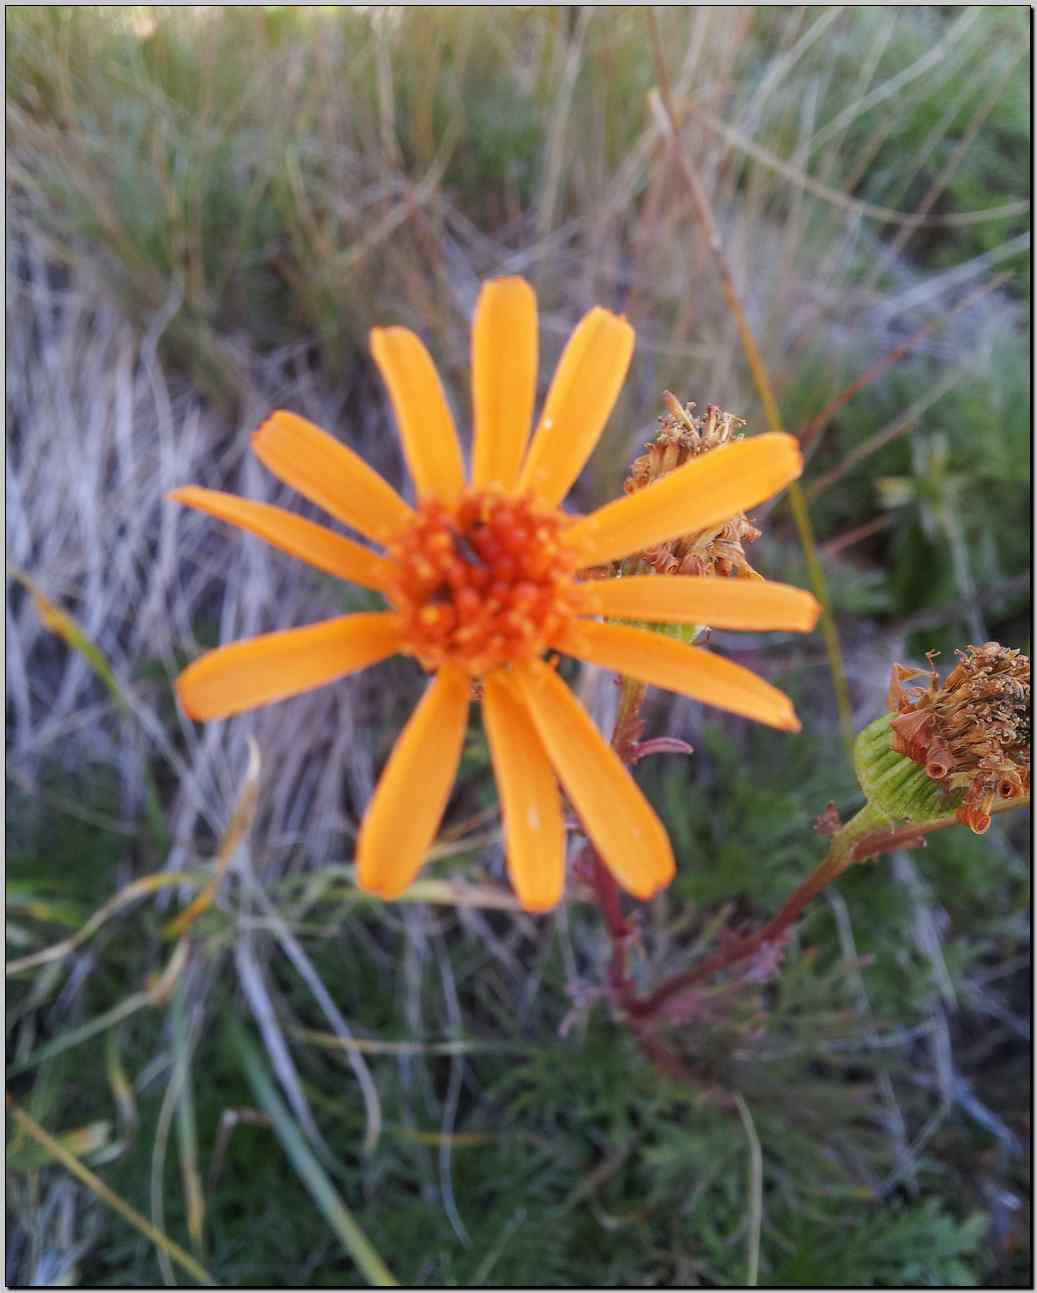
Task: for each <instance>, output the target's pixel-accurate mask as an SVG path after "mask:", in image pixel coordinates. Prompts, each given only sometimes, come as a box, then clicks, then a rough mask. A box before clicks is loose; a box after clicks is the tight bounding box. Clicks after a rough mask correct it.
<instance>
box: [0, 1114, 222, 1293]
mask: <svg viewBox="0 0 1037 1293" xmlns="http://www.w3.org/2000/svg"><path fill="white" fill-rule="evenodd" d="M7 1109H8V1112H9V1113H10V1114H11V1116H12V1117H13V1118H14V1120H15V1122H16V1123H17V1124H18V1126H19V1127H20V1128H21V1129H22V1130H23V1131H25V1132H26V1133H27V1134H28V1135H29V1136H31V1137H32V1138H33V1140H35V1141H36V1142H37V1144H39V1145H42V1146H43V1148H44V1149H45V1150H46V1151H47V1153H48V1154H49V1155H50V1156H51V1157H52V1158H53V1159H55V1160H56V1161H57V1162H58V1163H60V1164H61V1165H62V1167H64V1168H65V1169H66V1170H67V1171H69V1172H71V1173H72V1175H73V1176H75V1177H76V1178H77V1179H78V1180H80V1181H82V1183H83V1184H84V1185H85V1186H86V1187H87V1189H88V1190H90V1191H91V1192H92V1193H93V1194H95V1195H96V1196H97V1197H98V1198H99V1199H100V1200H101V1201H102V1202H103V1203H106V1204H107V1205H108V1206H109V1207H110V1208H114V1210H115V1211H116V1212H118V1213H119V1215H120V1216H122V1217H124V1218H125V1219H126V1220H127V1221H128V1222H129V1223H130V1225H131V1226H133V1227H134V1228H135V1229H136V1230H139V1231H140V1233H141V1234H142V1235H144V1237H145V1238H146V1239H149V1240H150V1241H151V1242H152V1243H153V1244H154V1245H155V1247H156V1248H157V1249H158V1250H159V1252H161V1253H163V1254H165V1255H166V1256H167V1257H169V1258H170V1259H172V1260H173V1261H175V1262H176V1263H177V1264H178V1265H180V1266H182V1267H183V1268H184V1270H185V1271H187V1273H188V1274H189V1275H190V1276H191V1278H192V1279H194V1280H197V1281H198V1283H199V1284H206V1285H210V1286H211V1285H214V1284H215V1283H216V1281H215V1280H214V1279H213V1277H212V1276H211V1275H210V1274H209V1272H208V1271H207V1270H206V1269H205V1267H204V1266H202V1265H200V1263H198V1262H196V1261H195V1259H194V1258H193V1257H192V1256H191V1254H190V1253H187V1252H185V1251H184V1250H183V1249H182V1248H181V1247H180V1245H179V1244H177V1243H174V1241H173V1240H172V1239H170V1238H169V1236H168V1235H165V1234H163V1233H162V1231H161V1230H159V1229H158V1228H157V1227H156V1226H153V1225H152V1224H151V1222H150V1221H148V1219H147V1218H146V1217H142V1216H141V1215H140V1213H139V1212H137V1211H136V1209H134V1208H131V1207H130V1205H129V1204H128V1203H127V1202H126V1201H125V1200H124V1199H121V1198H120V1197H119V1195H117V1194H116V1193H115V1191H114V1190H111V1189H110V1188H109V1187H108V1186H107V1185H105V1183H104V1181H102V1180H101V1178H100V1177H99V1176H95V1175H94V1173H93V1172H91V1171H90V1169H89V1168H88V1167H85V1166H84V1165H83V1164H82V1163H81V1162H80V1161H79V1159H78V1158H76V1156H75V1155H74V1154H72V1153H70V1152H69V1151H68V1150H67V1149H66V1148H65V1146H64V1145H62V1144H61V1142H60V1141H58V1140H56V1139H55V1138H54V1137H53V1136H51V1135H50V1133H49V1132H47V1131H44V1129H43V1128H42V1127H41V1126H40V1125H39V1123H38V1122H36V1120H35V1119H34V1118H32V1117H30V1115H29V1114H27V1113H26V1112H25V1110H24V1109H20V1108H19V1107H18V1106H17V1105H16V1104H15V1103H14V1101H13V1100H12V1099H11V1097H10V1095H7Z"/></svg>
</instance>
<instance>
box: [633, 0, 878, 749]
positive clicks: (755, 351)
mask: <svg viewBox="0 0 1037 1293" xmlns="http://www.w3.org/2000/svg"><path fill="white" fill-rule="evenodd" d="M648 18H649V24H650V26H651V32H652V48H653V51H654V57H655V68H656V76H657V78H658V88H657V89H654V90H653V91H652V97H651V102H652V104H653V110H654V111H655V113H656V116H658V117H660V118H661V120H660V126H661V128H662V131H663V134H664V136H665V137H666V138H668V139H669V141H670V148H671V151H672V153H673V158H674V161H675V162H676V164H677V169H678V172H679V174H680V176H681V178H682V179H683V180H684V183H685V186H686V188H687V190H688V193H689V195H690V197H691V200H692V206H693V208H694V211H695V215H696V218H697V219H698V222H699V224H700V225H701V227H702V232H703V235H704V236H705V239H706V243H707V245H708V247H709V250H710V253H711V255H712V257H713V262H714V264H715V265H716V267H717V272H718V274H719V277H720V285H721V288H722V289H723V293H724V299H725V300H726V302H727V304H728V308H729V309H730V311H731V314H732V315H733V317H734V319H735V323H736V324H737V327H738V336H739V339H740V340H741V343H742V350H743V351H744V353H745V358H746V361H747V362H748V365H749V371H750V373H751V374H752V379H753V384H754V386H755V387H756V391H757V394H758V395H759V397H760V402H761V403H762V405H763V410H764V413H765V415H766V418H767V425H768V427H769V428H770V430H771V431H773V432H780V431H782V430H783V428H782V423H781V414H780V412H779V411H778V403H777V400H776V399H775V397H774V389H773V387H772V385H771V381H770V378H769V377H768V375H767V370H766V368H765V367H764V363H763V357H762V356H761V354H760V351H759V348H758V346H757V345H756V339H755V338H754V336H753V333H752V329H751V328H750V327H749V321H748V319H747V318H746V315H745V311H744V310H743V308H742V303H741V301H740V300H739V297H738V292H737V289H736V288H735V284H734V279H733V278H732V276H731V270H730V268H729V267H728V264H727V258H726V257H725V255H724V252H723V248H722V246H721V243H720V235H719V233H718V231H717V227H716V224H715V222H714V220H713V215H712V212H711V210H710V206H709V202H708V200H707V198H706V194H705V192H704V190H703V188H702V185H701V183H700V182H699V179H698V177H697V176H696V174H695V171H694V168H693V167H692V166H691V165H690V164H689V162H688V159H687V158H686V156H685V155H684V150H683V148H682V147H681V141H680V134H679V132H678V128H677V118H676V116H675V113H674V107H673V101H672V99H671V97H670V88H669V77H668V74H667V71H666V60H665V58H664V57H663V49H662V40H661V37H660V35H659V24H658V21H657V20H656V16H655V11H654V9H652V8H651V7H649V10H648ZM788 496H789V503H790V505H791V507H792V515H793V518H794V520H795V522H796V529H797V531H798V533H799V540H800V545H801V547H802V549H803V556H804V558H805V559H806V563H807V570H808V572H809V575H810V584H811V587H812V588H813V590H814V596H815V597H816V598H817V600H818V601H819V602H820V603H821V607H822V619H821V630H822V633H823V634H824V638H825V647H826V649H827V652H828V662H829V668H830V670H831V674H832V686H833V688H834V690H835V699H836V705H837V707H838V710H839V722H840V726H841V728H842V733H843V740H844V742H845V744H846V748H847V751H848V752H849V751H850V749H851V746H852V741H853V726H852V718H851V714H850V696H849V692H848V690H847V686H846V669H845V667H844V665H843V654H842V648H841V646H840V644H839V633H838V630H837V628H836V626H835V620H834V619H833V617H832V608H831V603H830V601H829V598H828V589H827V585H826V583H825V577H824V572H823V571H822V569H821V564H820V562H819V561H818V559H817V547H816V544H815V542H814V534H813V529H812V527H811V524H810V514H809V512H808V511H807V506H806V501H805V500H804V497H803V491H802V489H801V488H800V485H799V482H798V481H795V480H794V481H793V482H792V483H791V484H790V485H789V487H788Z"/></svg>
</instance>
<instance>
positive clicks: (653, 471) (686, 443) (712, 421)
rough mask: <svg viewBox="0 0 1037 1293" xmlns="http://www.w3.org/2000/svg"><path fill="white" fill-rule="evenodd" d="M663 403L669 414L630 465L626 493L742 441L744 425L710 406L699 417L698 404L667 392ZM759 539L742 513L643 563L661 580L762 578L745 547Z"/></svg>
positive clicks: (650, 554) (660, 549)
mask: <svg viewBox="0 0 1037 1293" xmlns="http://www.w3.org/2000/svg"><path fill="white" fill-rule="evenodd" d="M663 401H664V403H665V404H666V407H667V410H668V412H667V413H665V414H664V415H663V416H662V417H661V418H660V419H659V432H658V434H657V435H656V437H655V439H654V440H649V441H648V443H647V444H646V445H645V452H644V453H643V454H642V455H641V456H640V457H639V458H637V459H635V460H634V462H633V464H632V465H631V468H630V474H629V475H628V476H627V478H626V480H625V481H624V483H623V489H624V491H625V492H626V493H627V494H633V493H635V492H636V491H637V490H639V489H643V488H644V487H645V486H646V485H650V484H652V482H653V481H656V480H659V479H660V477H662V476H665V475H667V474H668V473H669V472H671V471H673V470H674V468H675V467H680V466H682V465H683V464H684V463H686V462H688V461H689V460H690V459H692V458H698V457H701V455H702V454H705V453H709V452H710V451H711V450H713V449H719V448H720V446H721V445H725V444H729V443H731V442H732V441H734V440H740V439H741V435H740V434H739V432H740V430H741V428H742V427H744V426H745V422H744V421H743V420H742V419H741V418H736V417H735V416H734V415H733V414H731V413H725V412H723V410H721V409H719V408H717V406H716V405H715V404H707V405H706V414H705V417H701V418H697V417H695V415H694V414H693V413H692V410H693V409H694V407H695V405H694V404H688V405H687V406H686V407H685V406H684V405H682V404H681V402H680V400H678V399H677V397H676V396H675V395H673V394H671V393H670V392H669V391H665V392H664V393H663ZM759 537H760V531H759V530H758V529H757V528H756V527H755V526H754V525H752V524H750V522H749V521H748V519H747V518H746V516H745V514H744V513H742V512H739V513H738V515H737V516H732V517H731V519H730V520H728V521H725V522H724V523H723V524H722V525H715V526H711V527H710V528H709V529H708V530H700V531H698V532H697V533H694V534H684V535H681V537H680V538H678V539H671V540H670V541H669V542H667V543H660V544H658V545H657V546H656V547H654V548H648V549H646V550H645V551H644V552H642V553H641V554H640V560H641V561H642V562H643V563H644V564H645V565H646V566H649V567H650V568H651V569H652V570H654V571H655V572H656V573H657V574H660V575H734V576H736V577H737V578H739V579H761V578H762V576H761V575H758V574H757V573H756V571H755V570H753V568H752V566H750V565H749V562H748V561H747V560H746V557H745V551H744V548H743V545H744V544H748V543H753V542H754V541H755V540H756V539H758V538H759Z"/></svg>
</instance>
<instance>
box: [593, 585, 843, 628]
mask: <svg viewBox="0 0 1037 1293" xmlns="http://www.w3.org/2000/svg"><path fill="white" fill-rule="evenodd" d="M579 593H580V599H581V601H582V602H583V603H584V605H585V606H586V609H587V612H588V613H589V614H591V615H606V616H609V617H610V618H616V619H628V620H648V621H650V622H652V623H656V624H710V625H712V626H713V628H717V629H786V630H788V631H790V632H793V633H809V632H810V630H811V629H812V628H813V627H814V625H815V624H816V623H817V617H818V616H819V615H820V613H821V607H820V606H819V605H818V603H817V601H816V599H815V598H814V597H812V596H811V595H810V593H808V592H805V591H804V590H803V589H802V588H793V587H791V586H790V585H789V584H771V583H768V582H767V581H766V580H760V581H756V580H750V579H717V578H710V577H708V576H698V575H630V576H627V577H625V578H622V579H594V580H591V581H589V582H587V583H585V584H581V585H580V586H579Z"/></svg>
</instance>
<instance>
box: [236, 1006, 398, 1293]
mask: <svg viewBox="0 0 1037 1293" xmlns="http://www.w3.org/2000/svg"><path fill="white" fill-rule="evenodd" d="M227 1027H228V1031H229V1033H230V1039H231V1044H232V1046H233V1047H234V1049H235V1050H236V1051H237V1053H238V1056H239V1058H240V1059H241V1063H242V1066H243V1067H244V1070H245V1076H246V1077H247V1078H248V1080H249V1084H250V1085H251V1087H252V1090H253V1092H254V1094H255V1097H256V1101H257V1102H258V1104H259V1106H260V1108H261V1109H262V1110H263V1111H264V1113H266V1114H267V1116H268V1117H269V1118H270V1122H271V1124H272V1126H273V1129H274V1132H275V1134H276V1135H277V1138H278V1140H279V1141H280V1142H281V1146H282V1148H283V1149H284V1151H285V1153H286V1154H287V1155H288V1157H289V1159H290V1160H291V1163H292V1166H293V1167H294V1168H295V1170H296V1172H297V1173H298V1175H299V1178H300V1180H301V1181H302V1183H303V1185H305V1187H306V1189H307V1191H308V1192H309V1194H310V1197H311V1198H312V1199H313V1201H314V1203H316V1205H317V1207H318V1208H320V1210H321V1212H322V1213H323V1214H324V1217H325V1219H326V1220H327V1222H328V1225H329V1226H331V1228H332V1230H334V1232H335V1234H336V1235H337V1236H338V1237H339V1239H340V1240H341V1241H342V1245H343V1247H344V1248H345V1250H346V1252H347V1253H349V1255H350V1257H352V1259H353V1260H354V1261H355V1262H356V1264H357V1265H358V1266H359V1267H360V1269H361V1271H363V1273H364V1275H366V1276H367V1278H368V1279H369V1280H370V1282H371V1283H372V1284H374V1285H376V1286H377V1287H379V1288H396V1287H398V1283H397V1281H396V1280H395V1279H394V1278H393V1276H392V1274H391V1273H390V1271H389V1268H388V1267H387V1266H386V1265H385V1263H384V1262H383V1261H382V1259H381V1257H380V1256H379V1255H378V1253H377V1252H376V1251H375V1249H374V1247H373V1246H372V1244H371V1241H370V1240H369V1239H368V1238H367V1236H366V1235H365V1234H364V1232H363V1231H362V1230H361V1229H360V1227H359V1226H358V1225H357V1223H356V1221H355V1220H354V1219H353V1214H352V1213H351V1212H350V1211H349V1209H348V1208H347V1207H346V1205H345V1204H344V1203H343V1202H342V1200H341V1198H340V1197H339V1195H338V1192H337V1191H336V1189H335V1187H334V1186H333V1185H332V1183H331V1181H330V1180H329V1179H328V1176H327V1173H326V1172H325V1171H324V1169H323V1167H321V1165H320V1163H319V1162H318V1161H317V1159H316V1157H315V1156H314V1154H313V1151H312V1150H311V1149H310V1147H309V1145H308V1144H307V1143H306V1138H305V1137H304V1136H303V1134H302V1132H301V1131H300V1130H299V1128H298V1126H297V1125H296V1122H295V1119H294V1118H293V1117H292V1115H291V1114H290V1113H289V1111H288V1108H287V1106H286V1105H285V1104H284V1103H283V1101H282V1100H281V1097H280V1096H279V1095H278V1094H277V1090H276V1088H275V1087H274V1084H273V1082H272V1081H271V1079H270V1075H269V1074H268V1073H267V1071H266V1068H265V1066H264V1064H263V1062H262V1060H261V1059H260V1056H259V1053H258V1052H257V1050H256V1049H255V1047H254V1046H253V1045H252V1043H251V1042H250V1041H249V1040H248V1037H247V1036H246V1034H245V1031H244V1029H243V1028H242V1027H241V1025H240V1024H239V1023H238V1022H237V1021H236V1020H231V1021H230V1022H229V1023H228V1026H227Z"/></svg>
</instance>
